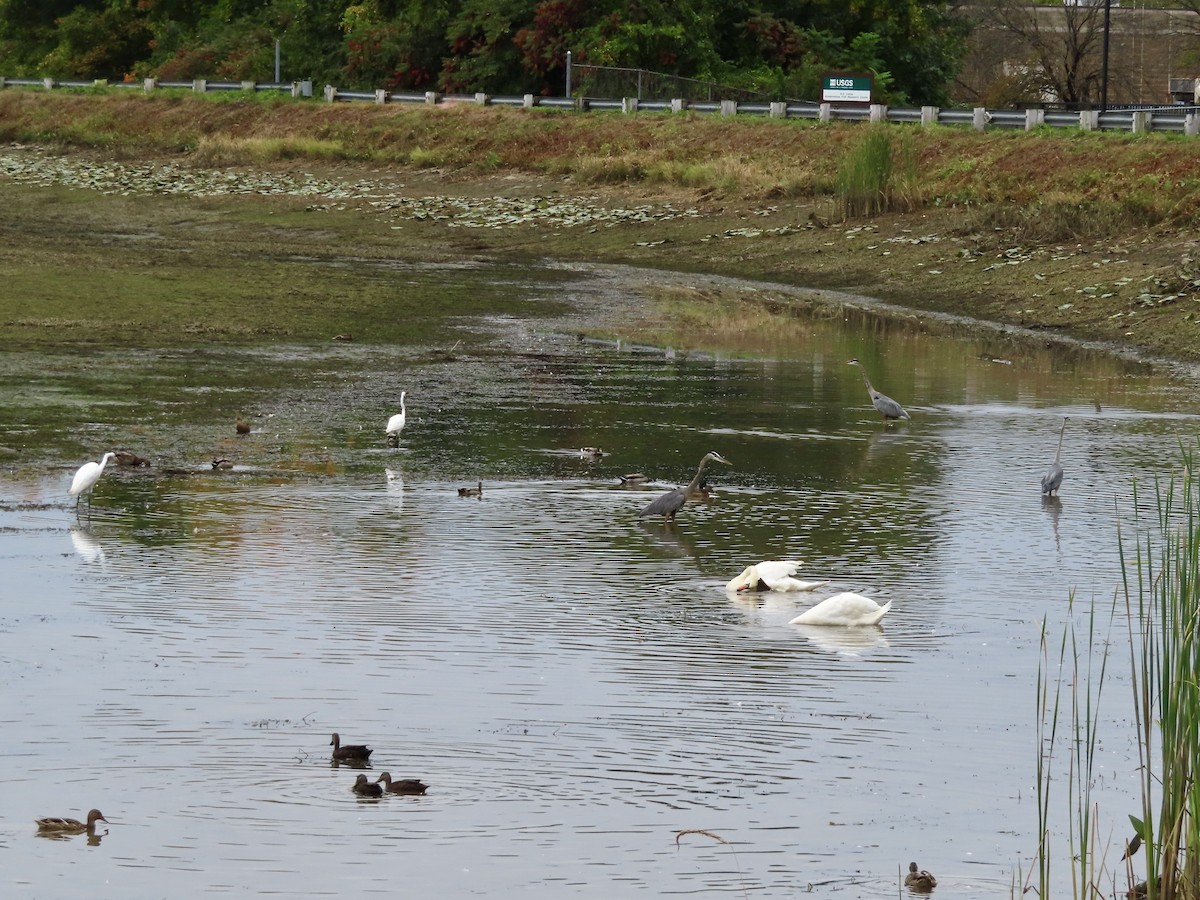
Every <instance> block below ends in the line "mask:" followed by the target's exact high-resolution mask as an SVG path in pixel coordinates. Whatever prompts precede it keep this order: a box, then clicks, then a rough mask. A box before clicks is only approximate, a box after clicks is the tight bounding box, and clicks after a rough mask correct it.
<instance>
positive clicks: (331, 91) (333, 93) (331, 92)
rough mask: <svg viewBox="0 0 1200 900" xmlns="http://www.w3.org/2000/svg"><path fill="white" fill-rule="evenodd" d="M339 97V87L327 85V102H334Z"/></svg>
mask: <svg viewBox="0 0 1200 900" xmlns="http://www.w3.org/2000/svg"><path fill="white" fill-rule="evenodd" d="M336 99H337V88H335V87H334V86H333V85H332V84H327V85H325V102H326V103H332V102H333V101H334V100H336Z"/></svg>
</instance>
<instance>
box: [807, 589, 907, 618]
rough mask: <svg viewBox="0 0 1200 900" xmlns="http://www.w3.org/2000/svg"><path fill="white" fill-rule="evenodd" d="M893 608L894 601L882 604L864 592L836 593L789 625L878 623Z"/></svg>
mask: <svg viewBox="0 0 1200 900" xmlns="http://www.w3.org/2000/svg"><path fill="white" fill-rule="evenodd" d="M891 608H892V601H891V600H889V601H888V602H887V603H885V604H883V606H880V605H879V604H878V603H876V602H875V601H874V600H872V599H871V598H870V597H864V596H863V595H862V594H851V593H844V594H834V595H833V596H832V597H828V598H826V599H824V600H822V601H821V602H820V603H818V604H817V605H816V606H814V607H813V608H812V609H810V610H806V611H805V612H802V613H801V614H800V615H798V616H796V618H794V619H792V621H790V622H788V624H789V625H878V624H879V620H880V619H882V618H883V617H884V616H885V615H887V611H888V610H889V609H891Z"/></svg>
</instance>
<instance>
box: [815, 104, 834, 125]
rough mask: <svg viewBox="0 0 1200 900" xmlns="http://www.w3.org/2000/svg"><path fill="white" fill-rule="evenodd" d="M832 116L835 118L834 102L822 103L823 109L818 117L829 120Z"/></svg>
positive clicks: (824, 120) (823, 120)
mask: <svg viewBox="0 0 1200 900" xmlns="http://www.w3.org/2000/svg"><path fill="white" fill-rule="evenodd" d="M832 118H833V104H832V103H822V104H821V111H820V113H819V114H818V115H817V119H818V120H820V121H822V122H828V121H830V120H831V119H832Z"/></svg>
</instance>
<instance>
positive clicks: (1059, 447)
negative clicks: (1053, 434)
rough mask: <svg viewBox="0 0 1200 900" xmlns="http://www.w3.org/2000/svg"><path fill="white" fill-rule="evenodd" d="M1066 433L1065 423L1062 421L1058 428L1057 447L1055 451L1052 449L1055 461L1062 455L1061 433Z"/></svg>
mask: <svg viewBox="0 0 1200 900" xmlns="http://www.w3.org/2000/svg"><path fill="white" fill-rule="evenodd" d="M1066 433H1067V423H1066V422H1063V423H1062V428H1060V429H1059V431H1058V449H1057V450H1056V451H1054V461H1055V462H1058V460H1059V458H1060V457H1061V456H1062V442H1063V435H1065V434H1066Z"/></svg>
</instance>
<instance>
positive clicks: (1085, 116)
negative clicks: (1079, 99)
mask: <svg viewBox="0 0 1200 900" xmlns="http://www.w3.org/2000/svg"><path fill="white" fill-rule="evenodd" d="M1079 127H1080V129H1082V130H1083V131H1095V130H1096V129H1097V128H1099V127H1100V110H1098V109H1083V110H1080V111H1079Z"/></svg>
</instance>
